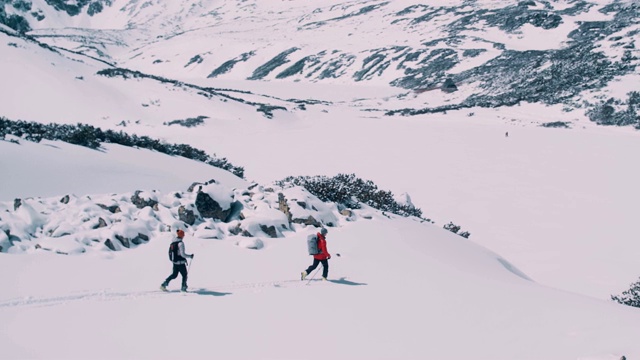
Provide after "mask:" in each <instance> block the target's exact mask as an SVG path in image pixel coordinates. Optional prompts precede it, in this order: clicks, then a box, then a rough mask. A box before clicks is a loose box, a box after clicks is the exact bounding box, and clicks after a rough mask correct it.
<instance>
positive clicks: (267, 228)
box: [260, 225, 278, 238]
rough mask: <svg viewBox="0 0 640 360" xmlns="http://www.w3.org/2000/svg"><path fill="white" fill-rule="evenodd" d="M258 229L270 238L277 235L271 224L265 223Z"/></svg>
mask: <svg viewBox="0 0 640 360" xmlns="http://www.w3.org/2000/svg"><path fill="white" fill-rule="evenodd" d="M260 229H261V230H262V231H263V232H264V233H265V234H267V235H269V237H272V238H277V237H278V231H276V227H275V226H273V225H271V226H266V225H260Z"/></svg>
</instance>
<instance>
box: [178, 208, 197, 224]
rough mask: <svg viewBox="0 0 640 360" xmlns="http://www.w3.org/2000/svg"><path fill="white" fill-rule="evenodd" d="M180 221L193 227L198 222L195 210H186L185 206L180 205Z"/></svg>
mask: <svg viewBox="0 0 640 360" xmlns="http://www.w3.org/2000/svg"><path fill="white" fill-rule="evenodd" d="M178 219H180V221H182V222H184V223H185V224H189V225H193V224H194V223H195V222H196V215H195V213H194V212H193V210H190V209H187V208H185V207H184V206H183V205H180V207H179V208H178Z"/></svg>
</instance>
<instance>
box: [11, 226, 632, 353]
mask: <svg viewBox="0 0 640 360" xmlns="http://www.w3.org/2000/svg"><path fill="white" fill-rule="evenodd" d="M308 231H309V230H301V232H300V233H295V234H290V235H289V236H287V237H285V238H277V239H269V238H263V241H264V244H265V247H264V248H263V249H261V250H248V249H244V248H242V247H238V246H236V241H237V240H236V239H235V237H230V238H226V239H224V240H214V239H208V240H203V239H197V238H194V237H192V236H191V235H188V236H187V239H186V241H185V242H186V248H187V251H188V252H193V253H194V254H196V257H195V258H194V261H193V265H192V266H191V273H190V278H189V284H190V288H191V290H192V293H189V294H185V295H181V294H180V293H174V292H172V293H168V294H167V293H162V292H160V291H159V290H155V289H156V287H157V286H158V285H159V283H160V282H161V281H162V280H163V279H164V277H165V276H166V275H168V274H169V272H170V270H171V269H170V263H169V262H168V260H167V259H166V249H167V247H168V244H169V242H170V239H171V237H170V235H169V234H164V235H162V234H158V235H157V236H154V237H153V238H152V240H151V241H150V242H149V243H148V244H145V245H141V246H139V247H138V248H137V249H135V250H132V251H125V252H117V253H113V252H106V253H102V252H91V253H88V254H85V255H82V256H71V257H69V256H61V255H55V254H51V253H48V252H44V251H43V252H39V253H36V254H31V255H29V256H15V255H8V254H0V257H2V261H0V269H2V271H3V272H4V273H6V272H11V273H13V274H15V275H14V276H11V277H5V278H4V280H3V282H2V286H3V292H2V297H1V298H0V315H2V318H3V322H2V326H1V327H0V345H1V346H2V354H3V356H5V357H7V358H65V359H81V358H83V359H84V358H95V359H103V358H104V359H106V358H137V359H140V358H197V359H203V358H210V357H211V356H214V354H215V356H216V357H224V358H233V359H254V358H278V359H301V358H303V359H324V358H327V357H331V358H334V359H354V358H357V359H364V358H366V359H390V358H394V359H397V358H401V359H424V358H438V359H470V358H473V359H618V358H619V357H620V356H622V355H626V356H627V357H628V358H634V357H636V356H639V355H640V353H638V348H637V335H638V333H639V332H640V327H639V325H638V324H639V323H640V322H639V321H638V320H640V313H639V312H638V310H637V309H634V308H629V307H624V306H621V305H616V304H612V303H607V302H605V301H602V300H595V299H591V298H587V297H583V296H579V295H574V294H570V293H567V292H564V291H559V290H553V289H550V288H546V287H543V286H540V285H538V284H536V283H534V282H532V281H530V280H528V279H527V278H526V276H525V275H524V274H522V273H521V272H519V271H518V270H517V269H516V268H515V267H513V266H512V265H511V264H509V263H508V262H507V261H506V260H505V259H503V258H501V257H499V256H497V255H495V254H494V253H491V252H489V251H487V250H485V249H483V248H481V247H479V246H477V245H475V244H473V243H472V242H469V241H467V240H465V239H463V238H461V237H459V236H455V235H453V234H451V233H449V232H447V231H445V230H442V229H439V228H437V227H436V226H433V225H430V224H428V223H419V222H416V221H414V220H411V219H397V218H395V219H393V220H390V219H386V218H385V217H383V216H380V215H374V216H373V219H371V220H365V219H361V220H358V221H356V222H351V223H345V224H344V225H343V226H341V227H339V228H330V229H329V235H328V239H329V240H328V242H329V251H330V252H331V253H332V254H333V257H332V260H330V264H331V265H330V276H329V277H330V279H331V281H329V282H321V281H318V277H319V276H318V275H316V276H315V279H312V280H311V281H310V283H309V284H308V285H307V282H306V281H305V282H301V281H300V280H299V278H298V277H299V272H300V271H302V270H303V269H304V268H305V267H306V266H307V265H308V264H310V260H309V259H310V258H309V257H308V256H307V255H306V236H305V234H306V233H307V232H308ZM240 238H241V237H240ZM338 254H339V255H340V256H338ZM78 269H82V275H81V276H80V275H79V273H78ZM177 281H179V280H176V281H174V283H172V284H171V288H172V289H175V288H176V286H177V285H175V283H176V282H177ZM174 291H175V290H174ZM61 324H64V326H62V325H61ZM318 343H319V344H321V345H317V344H318ZM158 344H177V345H176V346H165V345H158ZM319 349H321V351H319Z"/></svg>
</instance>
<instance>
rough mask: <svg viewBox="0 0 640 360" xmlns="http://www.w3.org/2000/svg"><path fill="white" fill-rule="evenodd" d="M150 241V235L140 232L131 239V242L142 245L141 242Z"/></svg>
mask: <svg viewBox="0 0 640 360" xmlns="http://www.w3.org/2000/svg"><path fill="white" fill-rule="evenodd" d="M148 241H149V237H148V236H147V235H145V234H141V233H138V235H137V236H136V237H134V238H133V239H131V242H132V243H133V244H134V245H140V244H142V243H143V242H148Z"/></svg>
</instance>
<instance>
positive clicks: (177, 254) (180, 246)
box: [160, 229, 193, 291]
mask: <svg viewBox="0 0 640 360" xmlns="http://www.w3.org/2000/svg"><path fill="white" fill-rule="evenodd" d="M183 238H184V231H182V230H180V229H178V230H177V231H176V239H174V240H173V241H172V242H171V245H169V260H171V262H172V263H173V273H171V275H169V277H168V278H167V279H166V280H165V281H164V282H163V283H162V285H160V290H162V291H167V286H168V285H169V282H171V280H173V279H175V278H177V277H178V273H180V274H181V275H182V291H187V258H190V259H193V255H187V254H186V253H185V252H184V243H183V242H182V239H183Z"/></svg>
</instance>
